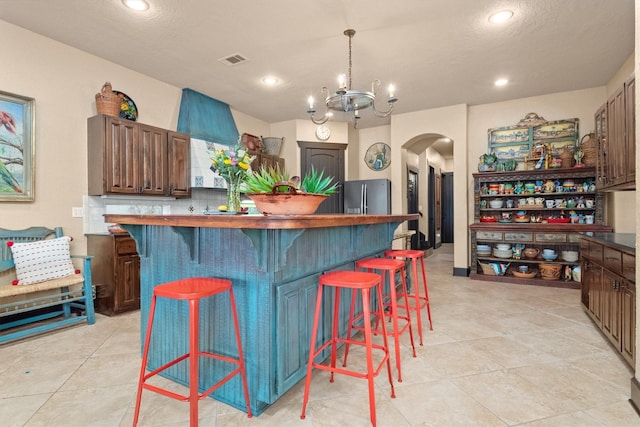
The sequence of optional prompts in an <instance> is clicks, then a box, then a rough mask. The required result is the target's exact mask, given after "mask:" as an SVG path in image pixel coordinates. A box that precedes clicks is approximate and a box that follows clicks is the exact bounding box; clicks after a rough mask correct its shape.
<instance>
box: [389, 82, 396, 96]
mask: <svg viewBox="0 0 640 427" xmlns="http://www.w3.org/2000/svg"><path fill="white" fill-rule="evenodd" d="M395 91H396V88H395V86H393V85H392V84H390V85H389V98H395V95H396V94H395Z"/></svg>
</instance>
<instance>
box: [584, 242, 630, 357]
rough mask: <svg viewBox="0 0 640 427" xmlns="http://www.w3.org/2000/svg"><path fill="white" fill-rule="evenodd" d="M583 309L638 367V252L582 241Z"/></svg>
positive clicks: (604, 243) (626, 248) (605, 243)
mask: <svg viewBox="0 0 640 427" xmlns="http://www.w3.org/2000/svg"><path fill="white" fill-rule="evenodd" d="M580 248H581V259H580V261H581V270H582V305H583V306H584V308H585V310H586V311H587V313H588V314H589V316H590V317H591V318H592V319H593V321H594V322H595V323H596V325H597V326H598V327H599V328H600V329H601V330H602V332H603V333H604V335H605V336H606V337H607V338H608V339H609V341H611V343H612V344H613V345H614V346H615V347H616V348H617V349H618V351H620V353H621V354H622V356H623V357H624V358H625V360H626V361H627V362H628V363H629V364H630V365H631V366H632V367H633V366H635V335H636V334H635V330H636V326H635V325H636V316H635V304H636V302H635V292H636V286H635V250H634V248H633V247H623V246H619V245H614V246H611V245H609V244H608V242H606V241H605V242H602V241H599V240H598V239H597V238H591V237H582V240H581V242H580Z"/></svg>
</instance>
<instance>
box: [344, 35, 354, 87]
mask: <svg viewBox="0 0 640 427" xmlns="http://www.w3.org/2000/svg"><path fill="white" fill-rule="evenodd" d="M345 33H346V34H347V35H348V36H349V87H348V88H347V89H349V90H351V41H352V40H353V35H354V34H355V33H356V32H355V31H354V30H350V32H349V30H347V31H345Z"/></svg>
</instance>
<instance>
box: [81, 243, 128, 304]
mask: <svg viewBox="0 0 640 427" xmlns="http://www.w3.org/2000/svg"><path fill="white" fill-rule="evenodd" d="M87 253H88V254H89V255H92V256H93V257H94V259H93V260H92V263H91V265H92V266H91V272H92V278H93V283H94V285H95V286H96V302H95V307H96V312H98V313H102V314H106V315H108V316H112V315H114V314H118V313H123V312H126V311H131V310H137V309H139V308H140V257H139V256H138V253H137V252H136V242H135V241H134V240H133V239H132V238H131V237H130V236H129V235H128V234H126V233H123V234H113V235H88V236H87Z"/></svg>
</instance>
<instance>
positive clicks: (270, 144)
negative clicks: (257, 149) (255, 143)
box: [262, 136, 284, 156]
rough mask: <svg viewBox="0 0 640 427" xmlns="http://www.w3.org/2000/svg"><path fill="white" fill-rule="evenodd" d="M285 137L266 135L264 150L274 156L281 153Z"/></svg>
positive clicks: (263, 143)
mask: <svg viewBox="0 0 640 427" xmlns="http://www.w3.org/2000/svg"><path fill="white" fill-rule="evenodd" d="M283 139H284V138H276V137H274V136H265V137H263V138H262V148H263V149H264V152H265V153H267V154H270V155H272V156H277V155H278V154H280V147H281V146H282V140H283Z"/></svg>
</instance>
